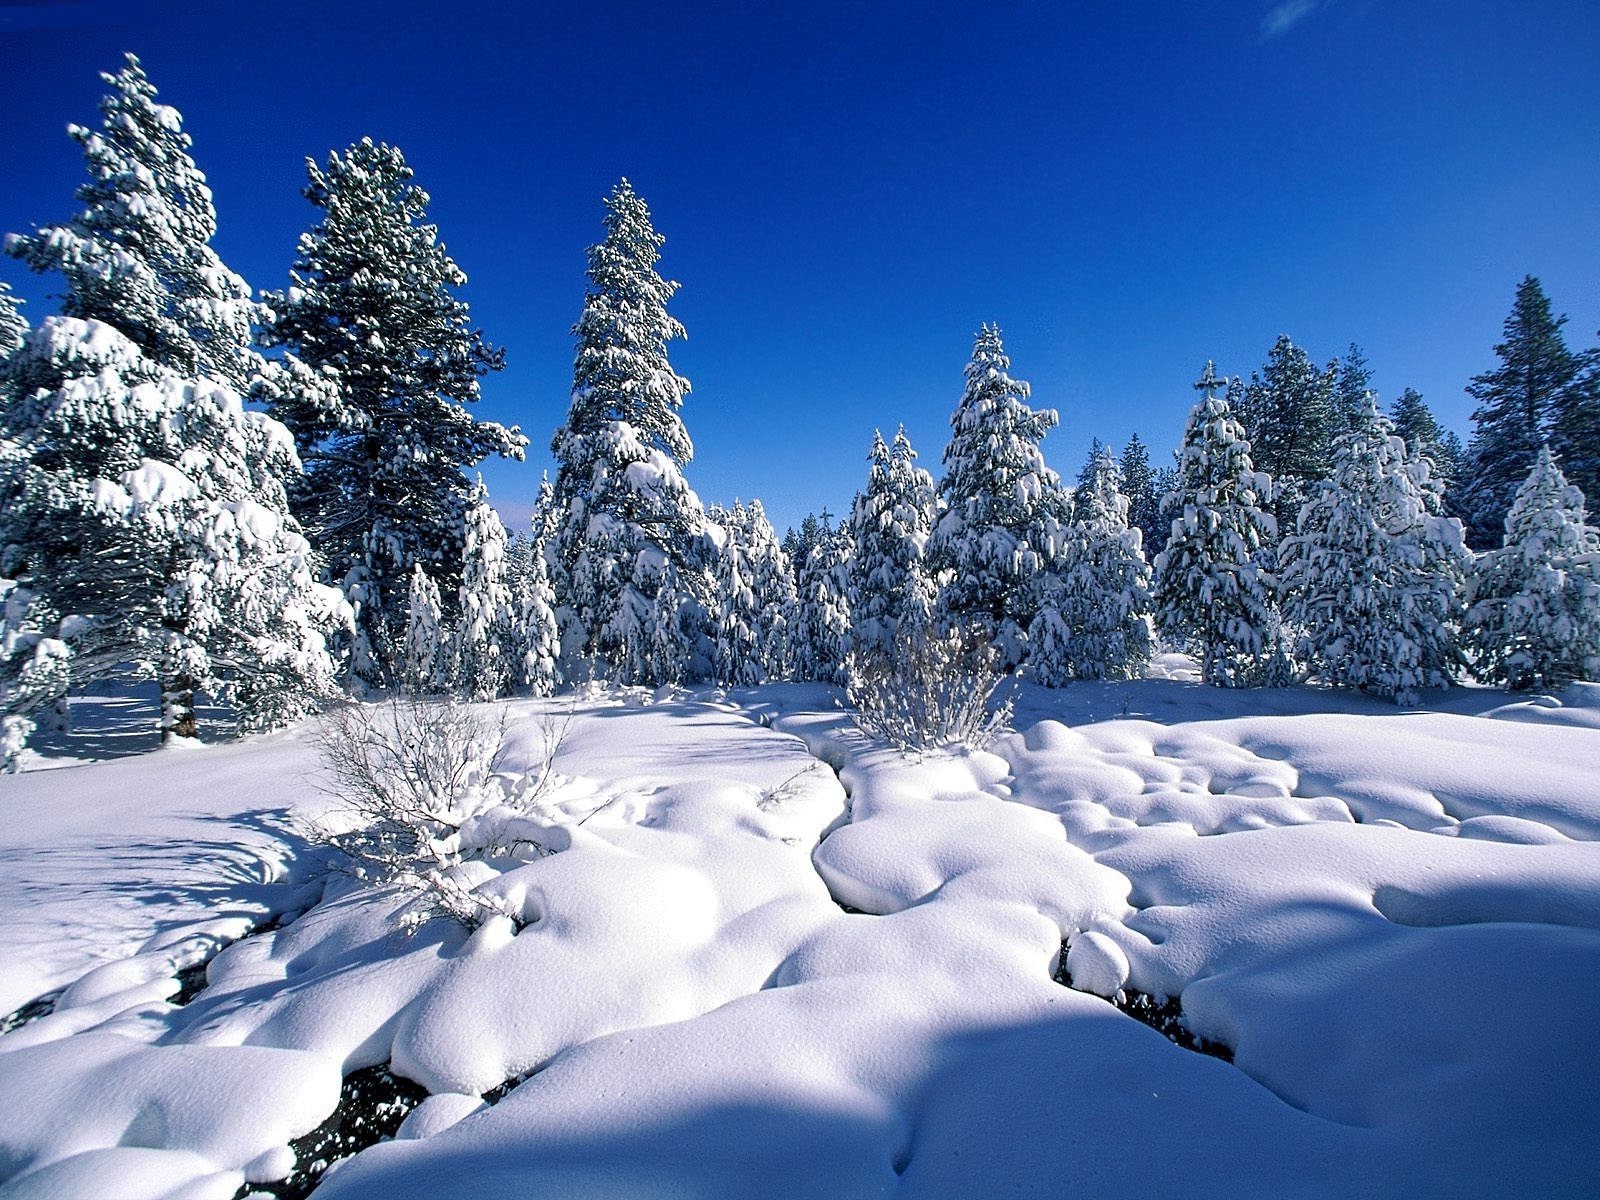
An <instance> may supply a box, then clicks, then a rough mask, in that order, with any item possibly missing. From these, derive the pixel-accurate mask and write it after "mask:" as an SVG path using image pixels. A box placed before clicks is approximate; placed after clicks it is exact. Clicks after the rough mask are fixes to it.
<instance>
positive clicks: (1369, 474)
mask: <svg viewBox="0 0 1600 1200" xmlns="http://www.w3.org/2000/svg"><path fill="white" fill-rule="evenodd" d="M1441 501H1442V496H1441V494H1440V490H1439V487H1438V484H1437V483H1435V482H1434V480H1433V479H1432V477H1431V472H1430V469H1429V465H1428V462H1427V460H1426V459H1423V458H1422V457H1420V456H1418V455H1417V454H1416V453H1415V452H1414V451H1410V450H1408V449H1407V447H1406V444H1405V442H1404V441H1403V440H1402V439H1400V438H1398V437H1396V436H1395V435H1394V427H1393V426H1392V425H1391V424H1390V423H1389V419H1388V418H1387V417H1385V416H1384V415H1382V414H1381V413H1379V412H1378V410H1377V407H1376V406H1375V405H1369V406H1368V409H1367V414H1366V419H1365V421H1364V422H1363V424H1362V425H1361V426H1360V427H1359V428H1357V429H1356V430H1355V431H1353V432H1351V433H1347V434H1345V435H1344V436H1342V437H1341V438H1340V439H1339V441H1338V443H1337V444H1336V447H1335V451H1334V466H1333V475H1332V477H1331V478H1329V479H1328V480H1326V481H1324V482H1323V483H1322V484H1320V485H1319V487H1318V489H1317V490H1316V492H1315V493H1313V494H1312V496H1311V497H1310V498H1309V499H1307V500H1306V502H1305V503H1304V504H1303V505H1302V506H1301V509H1300V519H1299V521H1298V523H1297V525H1296V531H1295V534H1294V536H1292V537H1286V538H1285V539H1284V540H1283V543H1282V545H1281V546H1280V547H1279V555H1278V569H1279V578H1280V585H1281V588H1282V590H1283V593H1284V611H1285V616H1286V617H1287V618H1288V619H1289V620H1290V621H1291V622H1293V623H1294V624H1295V625H1297V626H1298V627H1299V628H1300V629H1301V630H1302V634H1301V639H1300V651H1301V656H1302V657H1303V659H1304V660H1305V662H1306V663H1307V664H1308V665H1309V667H1310V669H1311V672H1312V674H1314V675H1315V676H1317V677H1319V678H1321V679H1323V680H1326V681H1327V682H1328V683H1332V684H1337V685H1340V686H1343V687H1356V688H1360V689H1362V690H1363V691H1367V692H1372V693H1374V694H1376V695H1380V696H1388V697H1393V698H1394V700H1395V702H1396V703H1398V704H1414V703H1416V699H1417V695H1418V692H1419V691H1420V690H1421V689H1422V688H1429V687H1444V686H1447V685H1448V684H1449V683H1450V682H1451V680H1452V678H1453V676H1454V673H1455V671H1456V669H1457V667H1458V666H1459V665H1460V664H1461V655H1460V651H1459V650H1458V649H1457V645H1456V641H1457V639H1456V627H1457V624H1458V622H1459V620H1460V617H1461V598H1462V590H1463V586H1464V581H1465V576H1466V571H1467V568H1468V567H1469V566H1470V564H1471V561H1472V556H1471V554H1470V553H1469V552H1468V551H1467V549H1466V546H1465V543H1464V540H1463V534H1462V529H1461V523H1460V522H1459V521H1457V520H1455V519H1454V518H1452V517H1444V516H1441V515H1440V509H1441V507H1442V505H1441Z"/></svg>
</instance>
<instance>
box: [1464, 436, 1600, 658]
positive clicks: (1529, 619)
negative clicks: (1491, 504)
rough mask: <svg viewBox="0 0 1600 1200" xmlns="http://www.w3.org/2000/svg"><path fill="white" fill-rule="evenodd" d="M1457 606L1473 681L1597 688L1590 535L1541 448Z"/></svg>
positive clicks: (1598, 551) (1595, 562) (1597, 587)
mask: <svg viewBox="0 0 1600 1200" xmlns="http://www.w3.org/2000/svg"><path fill="white" fill-rule="evenodd" d="M1467 603H1468V605H1469V608H1468V610H1467V616H1466V622H1465V626H1464V634H1465V641H1466V646H1467V649H1468V650H1469V652H1471V654H1472V659H1473V672H1474V673H1475V674H1476V675H1477V676H1478V677H1479V678H1481V679H1483V680H1485V681H1486V682H1490V683H1498V684H1502V685H1504V686H1506V687H1510V688H1517V689H1524V688H1535V687H1538V688H1559V687H1562V686H1564V685H1566V684H1568V683H1570V682H1571V681H1573V680H1574V679H1600V531H1597V530H1596V529H1595V528H1594V526H1592V525H1590V524H1589V522H1588V515H1587V513H1586V512H1585V511H1584V498H1583V493H1582V491H1580V490H1579V489H1578V488H1576V487H1574V486H1572V485H1571V484H1569V483H1568V482H1567V480H1566V477H1565V476H1564V475H1563V474H1562V472H1561V468H1560V467H1558V466H1556V464H1555V461H1554V459H1553V458H1552V457H1551V454H1550V450H1549V448H1548V447H1541V448H1540V450H1539V454H1538V457H1537V458H1535V459H1534V464H1533V470H1532V471H1530V472H1529V473H1528V478H1527V479H1526V480H1524V481H1523V484H1522V486H1521V487H1520V488H1518V489H1517V494H1516V497H1515V498H1514V499H1513V500H1512V503H1511V511H1510V512H1508V513H1507V514H1506V521H1505V537H1504V540H1503V542H1502V543H1501V545H1500V547H1499V548H1497V549H1494V550H1490V551H1487V552H1486V553H1484V554H1483V555H1481V556H1480V557H1479V558H1478V560H1477V562H1476V563H1474V564H1473V568H1472V572H1471V576H1470V579H1469V584H1468V589H1467Z"/></svg>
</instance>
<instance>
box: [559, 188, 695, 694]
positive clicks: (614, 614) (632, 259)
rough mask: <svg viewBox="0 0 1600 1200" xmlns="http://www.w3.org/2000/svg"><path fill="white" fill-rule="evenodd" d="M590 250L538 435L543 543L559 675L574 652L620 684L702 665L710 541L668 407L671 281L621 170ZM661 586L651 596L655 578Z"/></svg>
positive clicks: (662, 678)
mask: <svg viewBox="0 0 1600 1200" xmlns="http://www.w3.org/2000/svg"><path fill="white" fill-rule="evenodd" d="M605 203H606V218H605V230H606V235H605V238H604V240H602V241H601V242H600V243H599V244H598V245H595V246H592V247H590V249H589V291H588V295H587V297H586V299H585V302H584V309H583V315H582V316H581V317H580V318H579V320H578V323H577V325H575V326H574V327H573V334H574V336H575V337H576V338H577V342H578V346H577V354H576V357H575V360H574V364H573V383H572V402H571V405H570V407H569V409H568V412H567V419H566V423H565V424H563V425H562V427H561V428H560V429H558V430H557V431H556V434H555V437H554V439H553V440H552V443H551V449H552V451H553V452H554V454H555V458H556V464H557V471H556V480H555V498H554V507H555V511H556V512H557V513H558V514H559V517H560V525H559V527H558V528H557V530H556V533H555V537H554V540H553V543H552V546H551V549H550V552H549V553H550V565H551V571H552V582H553V583H554V585H555V589H556V595H557V596H558V597H559V598H560V603H561V607H560V610H559V612H558V617H559V620H560V623H561V644H562V657H563V662H564V664H566V666H565V667H564V669H565V670H566V671H567V672H568V674H569V676H570V675H571V674H573V673H574V672H581V671H582V670H583V669H584V668H583V667H582V666H581V665H580V664H583V663H588V664H590V667H591V668H592V669H597V670H599V671H601V672H603V673H607V674H610V675H613V676H615V677H617V678H618V679H620V680H622V681H625V682H637V683H668V682H673V681H675V680H677V679H678V678H687V679H694V678H699V677H703V676H704V675H705V674H707V673H708V672H709V670H710V663H709V661H708V660H707V658H706V656H705V654H704V653H703V652H702V651H701V646H702V644H704V643H705V642H706V638H707V635H708V631H709V628H710V616H711V583H710V564H711V562H712V561H713V559H714V554H715V542H714V538H713V536H712V533H711V531H710V529H709V526H708V522H707V519H706V515H705V511H704V509H703V508H702V506H701V504H700V501H699V498H698V497H696V496H695V494H694V493H693V492H692V491H691V490H690V489H689V485H688V484H687V483H686V482H685V480H684V477H683V467H684V465H685V464H687V463H688V462H689V461H690V459H691V458H692V457H693V453H694V448H693V445H692V444H691V442H690V441H689V434H688V431H687V430H686V429H685V428H684V426H683V421H682V419H681V418H680V417H679V415H678V414H679V409H680V408H681V406H682V404H683V397H684V395H685V394H686V393H687V392H688V390H689V381H688V380H686V379H684V378H683V377H682V376H680V375H679V374H678V373H677V372H676V371H674V370H673V369H672V365H671V363H670V362H669V361H668V359H667V343H668V342H669V341H671V340H672V339H674V338H680V337H683V336H684V331H683V326H682V325H680V324H679V323H678V321H677V319H676V318H674V317H672V316H671V315H670V314H668V312H667V301H668V300H670V299H671V298H672V295H673V293H674V292H675V291H676V290H677V286H678V285H677V284H676V283H673V282H671V281H669V280H666V279H663V278H662V277H661V275H660V274H659V273H658V272H657V271H656V263H657V261H658V260H659V259H660V254H661V247H662V244H663V243H664V241H665V239H664V238H662V236H661V235H660V234H658V233H657V232H656V231H655V229H654V228H653V227H652V226H651V223H650V212H649V209H648V208H646V207H645V203H644V201H643V200H642V199H640V198H639V196H638V194H637V193H635V192H634V190H633V188H632V186H631V185H630V184H629V183H628V181H627V180H626V179H624V180H622V181H621V182H620V183H618V184H617V186H616V187H615V188H614V189H613V190H612V192H611V195H610V196H609V197H608V198H607V199H606V202H605ZM669 582H670V584H671V594H670V595H669V597H668V599H667V601H663V602H662V603H661V604H660V605H658V604H657V593H658V592H659V591H660V590H661V589H662V588H663V587H665V586H666V585H667V584H668V583H669Z"/></svg>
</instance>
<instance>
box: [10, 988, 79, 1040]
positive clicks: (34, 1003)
mask: <svg viewBox="0 0 1600 1200" xmlns="http://www.w3.org/2000/svg"><path fill="white" fill-rule="evenodd" d="M64 991H66V989H65V988H57V989H56V990H55V991H53V992H46V993H45V994H44V995H42V996H35V997H34V998H33V999H32V1000H29V1001H28V1002H27V1003H26V1004H24V1005H23V1006H22V1007H21V1008H19V1009H17V1011H16V1012H13V1013H7V1014H6V1015H5V1016H3V1017H0V1034H7V1033H10V1032H11V1031H12V1030H13V1029H21V1028H22V1027H23V1026H24V1025H26V1024H28V1023H29V1022H30V1021H37V1020H38V1019H39V1018H40V1017H48V1016H49V1015H50V1014H51V1013H53V1012H55V1010H56V1001H57V1000H59V999H61V993H62V992H64Z"/></svg>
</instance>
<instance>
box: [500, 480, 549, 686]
mask: <svg viewBox="0 0 1600 1200" xmlns="http://www.w3.org/2000/svg"><path fill="white" fill-rule="evenodd" d="M558 519H559V518H558V516H557V514H556V512H555V489H553V488H552V487H551V486H550V481H549V479H544V480H541V481H540V483H539V498H538V500H537V502H536V503H535V504H534V508H533V533H534V536H533V537H532V539H527V538H518V539H517V540H516V541H514V542H513V543H512V544H511V545H510V546H508V547H507V550H506V563H507V579H508V581H509V583H510V586H511V607H512V630H511V648H510V656H511V664H510V669H511V686H512V687H514V688H516V689H517V690H519V691H526V692H531V693H533V694H534V695H535V696H548V695H549V694H550V693H551V692H552V691H554V690H555V686H556V681H557V666H558V660H559V659H560V655H561V637H560V632H559V630H558V629H557V626H556V597H555V592H554V590H553V589H552V588H551V586H550V564H549V562H548V560H547V558H546V551H547V549H548V547H549V545H550V541H551V539H552V538H553V537H554V536H555V530H556V525H557V521H558Z"/></svg>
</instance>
